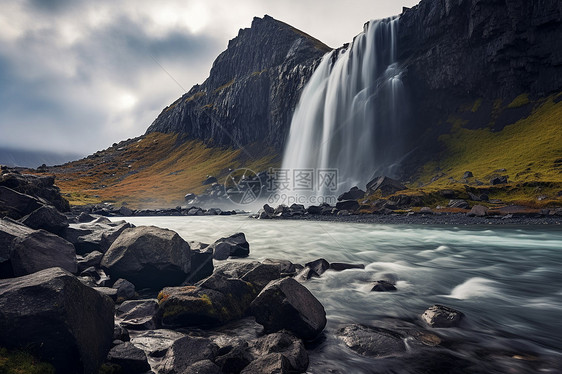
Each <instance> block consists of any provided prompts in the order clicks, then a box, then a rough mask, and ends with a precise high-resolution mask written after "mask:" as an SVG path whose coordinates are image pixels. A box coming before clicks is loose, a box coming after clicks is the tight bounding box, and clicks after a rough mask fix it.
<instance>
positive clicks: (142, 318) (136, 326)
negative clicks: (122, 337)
mask: <svg viewBox="0 0 562 374" xmlns="http://www.w3.org/2000/svg"><path fill="white" fill-rule="evenodd" d="M157 311H158V301H157V300H156V299H148V300H131V301H125V302H123V303H122V304H121V305H119V307H117V309H116V310H115V316H116V317H117V318H118V319H120V320H121V322H120V325H121V326H123V327H124V328H126V329H129V330H152V329H155V328H156V312H157Z"/></svg>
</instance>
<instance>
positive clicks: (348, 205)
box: [336, 200, 359, 212]
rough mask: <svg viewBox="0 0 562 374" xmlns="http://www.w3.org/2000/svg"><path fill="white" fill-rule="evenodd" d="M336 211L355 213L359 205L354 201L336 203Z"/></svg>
mask: <svg viewBox="0 0 562 374" xmlns="http://www.w3.org/2000/svg"><path fill="white" fill-rule="evenodd" d="M336 209H338V210H346V211H348V212H355V211H356V210H357V209H359V203H358V202H357V201H356V200H344V201H338V202H337V203H336Z"/></svg>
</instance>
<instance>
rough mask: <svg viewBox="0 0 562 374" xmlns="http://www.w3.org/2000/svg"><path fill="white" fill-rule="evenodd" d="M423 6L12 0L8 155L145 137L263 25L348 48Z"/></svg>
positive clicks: (4, 22) (1, 50) (0, 117)
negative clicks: (232, 44)
mask: <svg viewBox="0 0 562 374" xmlns="http://www.w3.org/2000/svg"><path fill="white" fill-rule="evenodd" d="M418 2H419V0H348V1H345V2H344V1H335V0H328V1H326V0H237V1H229V0H170V1H153V0H122V1H115V0H96V1H87V0H2V1H1V2H0V147H10V148H15V149H22V150H26V149H29V150H49V151H57V152H76V153H79V154H83V155H85V154H90V153H93V152H95V151H97V150H100V149H103V148H107V147H108V146H110V145H111V144H112V143H114V142H118V141H120V140H124V139H127V138H130V137H135V136H138V135H142V134H143V133H144V131H145V130H146V128H147V127H148V126H149V125H150V124H151V123H152V121H153V120H154V118H156V116H157V115H158V114H159V113H160V111H161V110H162V108H164V107H165V106H166V105H168V104H170V103H171V102H173V101H174V100H175V99H176V98H178V97H179V96H181V94H183V93H184V92H185V91H187V90H189V89H190V88H191V86H193V85H194V84H196V83H201V82H203V81H204V80H205V78H206V77H207V76H208V74H209V70H210V68H211V65H212V62H213V60H214V59H215V57H216V56H217V55H218V54H219V53H220V52H221V51H223V50H224V49H225V48H226V46H227V43H228V40H230V39H232V38H233V37H235V36H236V35H237V33H238V30H239V29H240V28H245V27H249V26H250V23H251V21H252V18H253V17H254V16H259V17H262V16H263V15H264V14H269V15H271V16H272V17H274V18H276V19H279V20H282V21H284V22H287V23H289V24H291V25H292V26H294V27H296V28H299V29H301V30H303V31H305V32H307V33H309V34H310V35H312V36H314V37H316V38H318V39H320V40H321V41H323V42H324V43H326V44H328V45H329V46H331V47H338V46H340V45H342V44H343V43H345V42H348V41H350V40H351V39H352V38H353V36H354V35H356V34H358V33H359V32H360V31H361V30H362V27H363V23H364V22H366V21H368V20H369V19H371V18H383V17H387V16H390V15H394V14H399V13H400V12H401V10H402V6H408V7H410V6H413V5H415V4H417V3H418ZM172 77H173V79H172Z"/></svg>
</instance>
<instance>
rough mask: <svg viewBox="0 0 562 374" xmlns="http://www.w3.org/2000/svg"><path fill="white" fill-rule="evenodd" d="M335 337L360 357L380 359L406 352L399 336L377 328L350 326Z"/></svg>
mask: <svg viewBox="0 0 562 374" xmlns="http://www.w3.org/2000/svg"><path fill="white" fill-rule="evenodd" d="M337 335H338V337H339V338H340V339H341V340H342V341H343V342H344V343H345V345H346V346H348V347H349V348H350V349H352V350H353V351H355V352H357V353H358V354H360V355H362V356H368V357H377V358H382V357H389V356H396V355H399V354H401V353H403V352H405V351H406V345H405V344H404V341H403V339H402V337H401V336H400V334H397V333H395V332H393V331H391V330H387V329H383V328H379V327H368V326H363V325H350V326H346V327H344V328H342V329H340V330H339V331H338V332H337Z"/></svg>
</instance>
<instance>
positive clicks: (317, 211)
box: [306, 205, 324, 215]
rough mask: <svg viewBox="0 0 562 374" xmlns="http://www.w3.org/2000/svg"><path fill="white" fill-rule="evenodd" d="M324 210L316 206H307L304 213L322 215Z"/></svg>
mask: <svg viewBox="0 0 562 374" xmlns="http://www.w3.org/2000/svg"><path fill="white" fill-rule="evenodd" d="M323 210H324V208H322V207H321V206H317V205H311V206H309V207H308V208H307V209H306V211H307V212H308V214H315V215H316V214H322V211H323Z"/></svg>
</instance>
